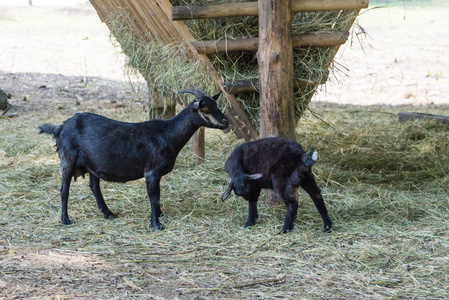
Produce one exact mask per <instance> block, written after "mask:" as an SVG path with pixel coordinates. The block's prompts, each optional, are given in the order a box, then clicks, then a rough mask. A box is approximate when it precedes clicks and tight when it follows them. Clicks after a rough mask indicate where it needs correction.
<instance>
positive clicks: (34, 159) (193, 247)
mask: <svg viewBox="0 0 449 300" xmlns="http://www.w3.org/2000/svg"><path fill="white" fill-rule="evenodd" d="M93 84H95V83H92V85H93ZM89 88H93V87H89ZM69 90H70V89H69ZM61 97H63V96H59V97H58V100H57V101H62V102H64V103H65V107H66V109H62V110H58V109H56V105H51V106H49V107H46V108H45V110H36V109H30V110H27V111H21V110H19V118H15V119H2V120H0V122H1V126H2V135H1V136H0V183H1V184H0V260H1V261H0V272H1V274H2V277H0V298H1V297H4V298H12V297H13V296H15V297H17V298H50V297H59V298H85V299H92V298H145V299H150V298H154V299H176V298H178V299H212V298H220V299H271V298H281V299H296V298H297V297H298V295H299V296H301V297H306V298H343V299H348V298H447V297H448V296H449V295H448V292H447V291H448V289H449V280H448V277H447V268H448V264H449V259H448V256H447V251H448V245H449V236H448V232H449V225H448V223H447V221H446V219H447V215H448V214H449V210H448V208H449V198H448V188H447V186H448V171H449V170H448V166H449V162H448V157H449V153H448V149H449V147H448V146H449V145H448V144H449V134H448V130H447V128H445V127H443V126H441V125H439V124H435V123H428V122H422V121H414V122H406V123H398V122H397V121H396V112H397V111H398V110H399V109H398V108H394V109H393V108H387V107H378V108H375V107H374V108H370V109H363V111H362V110H359V109H358V108H354V107H340V106H319V107H317V108H316V109H317V110H319V111H320V112H321V115H320V117H321V118H322V119H323V120H325V121H326V122H327V124H326V123H324V122H322V121H320V120H318V119H317V118H315V117H312V116H311V114H309V113H306V114H305V116H304V118H302V120H301V121H300V124H299V127H298V128H301V130H300V131H298V135H299V137H300V140H301V143H302V144H303V145H304V147H305V148H307V149H311V148H315V149H317V150H318V152H319V161H318V162H317V163H316V165H315V166H314V172H315V173H316V174H317V176H318V184H319V186H320V187H321V188H322V190H323V195H324V198H325V201H326V204H327V206H328V209H329V212H330V216H331V218H332V219H333V221H334V222H335V227H334V231H333V232H332V233H331V234H325V233H323V232H322V231H321V227H322V224H321V219H320V217H319V215H318V213H317V211H316V209H315V207H314V206H313V203H312V201H311V200H310V199H309V197H308V196H307V195H305V194H304V193H303V192H300V193H299V201H300V208H299V212H298V219H297V221H296V222H295V229H294V230H293V231H292V232H291V233H289V234H285V235H277V233H278V232H279V231H280V229H281V228H282V224H283V218H284V214H285V208H284V207H282V206H278V207H271V206H269V205H267V204H266V203H264V201H260V202H259V214H260V217H259V220H258V222H257V224H256V225H255V226H254V227H253V228H251V229H244V228H243V224H244V223H245V220H246V217H247V213H248V211H247V203H246V202H245V201H244V200H243V199H241V198H238V197H235V196H232V197H231V198H230V199H228V200H227V201H226V202H224V203H222V202H221V201H220V200H219V199H220V196H221V193H222V192H223V191H224V189H225V188H226V185H227V183H228V176H227V174H226V173H225V171H224V169H223V163H224V161H225V159H226V157H227V156H228V155H229V153H230V152H231V151H232V149H233V147H234V146H235V145H237V144H239V143H240V141H237V140H235V139H234V137H233V136H232V135H225V134H223V133H222V132H221V131H217V130H207V133H206V134H207V136H208V143H207V145H206V146H207V149H206V153H207V154H206V160H205V162H204V164H202V165H201V166H195V165H194V164H193V163H192V155H191V150H190V147H191V144H190V143H189V144H188V145H187V147H186V148H185V149H184V150H182V151H181V154H180V156H179V157H178V160H177V163H176V166H175V169H174V170H173V172H171V173H170V174H169V175H167V176H165V177H164V179H163V181H162V184H161V205H162V210H163V212H164V216H163V217H162V219H161V221H162V222H163V224H164V225H165V226H166V230H164V231H162V232H153V231H151V229H150V228H151V226H150V220H149V213H150V204H149V200H148V198H147V195H146V192H145V183H144V181H143V180H138V181H133V182H129V183H126V184H119V183H105V182H102V184H101V185H102V190H103V194H104V197H105V199H106V202H107V203H108V205H109V207H110V208H111V210H112V211H113V212H114V213H116V214H117V216H118V217H117V218H116V219H115V220H112V221H111V220H104V219H103V217H102V214H101V213H100V212H98V210H97V208H96V204H95V200H94V199H93V197H92V196H91V192H90V189H89V187H88V182H89V181H88V179H84V180H83V179H80V180H78V181H77V182H76V183H72V188H71V190H70V200H69V214H70V216H71V218H72V221H73V222H74V223H73V225H70V226H62V225H60V220H59V218H60V200H59V186H60V175H59V160H58V157H57V154H56V153H55V152H54V147H53V146H54V141H53V140H52V139H51V138H50V137H49V136H47V135H37V130H36V126H38V125H39V124H41V123H43V122H50V123H60V122H61V121H62V120H64V119H66V118H68V117H70V116H72V114H73V113H74V112H75V111H79V110H84V111H92V110H93V109H95V108H97V107H98V106H100V105H101V106H102V107H103V108H102V114H104V115H106V116H108V117H112V118H115V119H119V120H123V121H130V122H137V121H141V120H142V115H143V112H142V110H141V108H140V106H137V105H134V106H132V107H130V106H126V107H125V109H123V108H120V109H117V108H111V109H106V108H104V105H103V104H104V103H103V102H102V101H85V102H83V103H81V104H80V105H78V106H76V105H75V103H74V100H73V99H71V98H70V99H63V98H61ZM65 101H67V103H66V102H65ZM19 103H20V105H21V106H25V105H31V104H29V103H22V102H19V101H16V102H14V103H12V104H13V105H18V104H19ZM70 103H72V104H70ZM404 110H407V109H406V108H404ZM414 110H420V109H419V108H414ZM422 110H423V112H427V113H437V112H438V113H439V114H446V115H449V109H447V108H439V109H435V110H434V111H432V110H425V111H424V109H422ZM370 161H371V162H370ZM411 162H413V164H412V163H411Z"/></svg>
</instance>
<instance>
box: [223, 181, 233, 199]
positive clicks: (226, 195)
mask: <svg viewBox="0 0 449 300" xmlns="http://www.w3.org/2000/svg"><path fill="white" fill-rule="evenodd" d="M233 188H234V182H233V181H232V180H231V182H230V183H229V185H228V188H227V189H226V191H225V192H224V193H223V195H222V196H221V201H225V200H226V198H228V197H229V195H230V194H231V192H232V189H233Z"/></svg>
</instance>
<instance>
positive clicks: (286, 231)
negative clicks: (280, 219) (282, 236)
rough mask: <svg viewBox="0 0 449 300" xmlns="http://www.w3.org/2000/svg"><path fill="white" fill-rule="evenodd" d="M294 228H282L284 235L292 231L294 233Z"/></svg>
mask: <svg viewBox="0 0 449 300" xmlns="http://www.w3.org/2000/svg"><path fill="white" fill-rule="evenodd" d="M292 229H293V227H284V228H282V233H288V232H290V231H292Z"/></svg>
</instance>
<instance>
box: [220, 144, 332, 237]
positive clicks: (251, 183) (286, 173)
mask: <svg viewBox="0 0 449 300" xmlns="http://www.w3.org/2000/svg"><path fill="white" fill-rule="evenodd" d="M316 160H317V153H316V151H314V152H304V150H303V149H302V147H301V145H299V144H298V143H295V142H293V141H290V140H287V139H284V138H277V137H272V138H264V139H260V140H258V141H253V142H248V143H244V144H241V145H239V146H237V147H236V148H235V149H234V151H233V152H232V153H231V155H230V156H229V158H228V159H227V160H226V163H225V169H226V172H228V174H229V176H230V177H231V182H230V183H229V186H228V188H227V189H226V191H225V192H224V194H223V196H222V197H221V200H222V201H224V200H225V199H226V198H228V197H229V195H230V194H231V191H232V190H234V193H235V194H236V195H239V196H242V197H243V198H244V199H246V200H248V202H249V214H248V220H247V222H246V224H245V227H248V226H252V225H254V224H255V222H256V219H257V218H258V216H259V215H258V212H257V200H258V198H259V195H260V191H261V189H262V188H268V189H274V190H275V191H276V193H277V194H278V195H279V197H280V198H281V199H282V201H283V202H284V204H285V207H286V208H287V213H286V215H285V223H284V227H283V229H282V232H283V233H286V232H289V231H291V230H292V229H293V222H294V221H295V219H296V215H297V212H298V201H297V200H296V196H295V192H296V189H297V188H298V187H299V186H301V187H302V188H303V189H304V190H305V191H306V192H307V193H308V194H309V195H310V197H311V198H312V200H313V202H314V203H315V206H316V208H317V209H318V212H319V213H320V215H321V218H322V219H323V223H324V231H330V230H331V226H332V221H331V220H330V218H329V216H328V213H327V209H326V205H325V203H324V200H323V197H322V195H321V191H320V189H319V188H318V186H317V184H316V181H315V177H314V175H313V173H312V170H311V167H312V165H313V164H314V163H315V161H316Z"/></svg>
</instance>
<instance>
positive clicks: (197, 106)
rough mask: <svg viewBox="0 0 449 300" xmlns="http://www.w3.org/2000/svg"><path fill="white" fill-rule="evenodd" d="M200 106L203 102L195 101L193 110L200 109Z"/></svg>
mask: <svg viewBox="0 0 449 300" xmlns="http://www.w3.org/2000/svg"><path fill="white" fill-rule="evenodd" d="M200 104H201V100H197V99H195V101H193V109H198V108H200Z"/></svg>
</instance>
